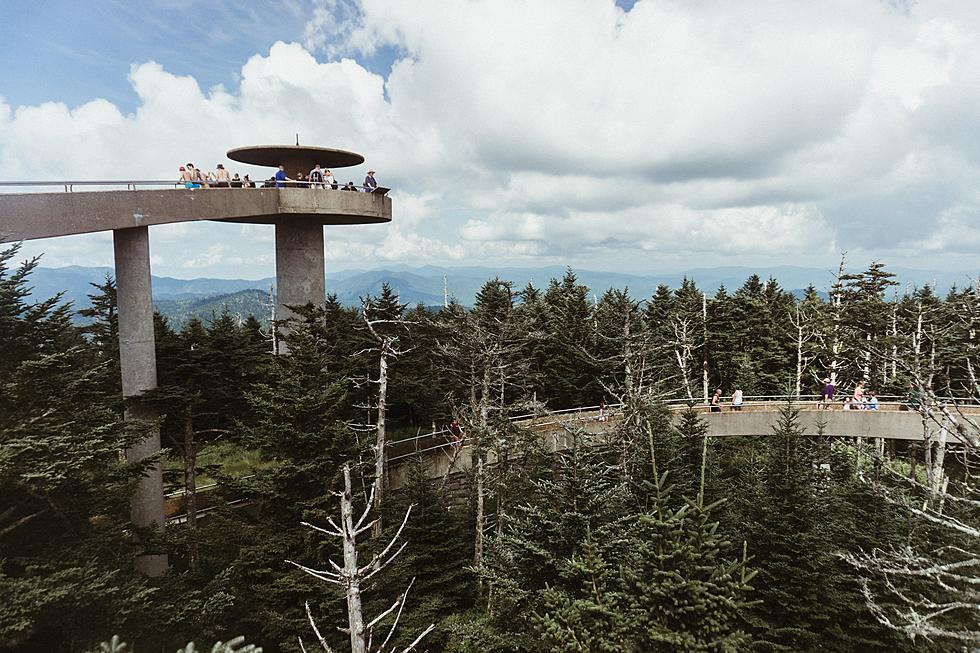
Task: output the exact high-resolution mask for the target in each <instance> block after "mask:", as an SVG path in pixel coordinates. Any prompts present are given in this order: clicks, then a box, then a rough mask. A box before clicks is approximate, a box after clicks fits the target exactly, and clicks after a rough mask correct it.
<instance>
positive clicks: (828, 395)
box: [820, 378, 837, 409]
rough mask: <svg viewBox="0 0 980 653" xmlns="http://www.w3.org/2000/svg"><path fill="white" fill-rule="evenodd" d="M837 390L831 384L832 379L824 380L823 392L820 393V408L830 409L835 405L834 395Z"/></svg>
mask: <svg viewBox="0 0 980 653" xmlns="http://www.w3.org/2000/svg"><path fill="white" fill-rule="evenodd" d="M836 391H837V388H835V387H834V384H833V383H831V382H830V379H829V378H827V379H824V380H823V390H821V391H820V408H821V409H824V408H830V407H831V406H832V405H833V403H834V393H835V392H836Z"/></svg>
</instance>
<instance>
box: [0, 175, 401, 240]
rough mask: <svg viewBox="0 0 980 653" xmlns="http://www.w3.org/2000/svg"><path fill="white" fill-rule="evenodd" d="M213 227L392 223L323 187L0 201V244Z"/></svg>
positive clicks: (382, 208) (363, 201)
mask: <svg viewBox="0 0 980 653" xmlns="http://www.w3.org/2000/svg"><path fill="white" fill-rule="evenodd" d="M199 220H216V221H220V222H246V223H259V224H272V223H276V222H283V221H284V220H289V221H293V220H297V221H306V222H314V223H318V224H320V225H331V224H371V223H380V222H390V221H391V198H389V197H386V196H382V195H379V194H374V193H351V192H346V191H340V190H333V189H324V188H200V189H196V190H185V189H183V188H180V189H168V190H113V191H92V192H77V193H19V194H9V195H0V242H15V241H20V240H32V239H35V238H52V237H55V236H69V235H72V234H83V233H91V232H95V231H109V230H116V229H127V228H130V227H146V226H151V225H157V224H169V223H172V222H194V221H199Z"/></svg>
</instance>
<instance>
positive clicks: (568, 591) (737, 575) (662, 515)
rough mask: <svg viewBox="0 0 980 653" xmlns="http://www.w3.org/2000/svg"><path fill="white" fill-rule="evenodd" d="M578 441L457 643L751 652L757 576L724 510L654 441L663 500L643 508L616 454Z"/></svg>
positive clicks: (494, 647)
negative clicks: (682, 480) (699, 492)
mask: <svg viewBox="0 0 980 653" xmlns="http://www.w3.org/2000/svg"><path fill="white" fill-rule="evenodd" d="M660 415H661V417H662V416H663V415H664V414H663V413H660ZM667 419H669V416H668V417H667ZM658 426H660V427H661V428H663V427H664V426H665V425H663V424H658ZM572 437H573V438H574V442H573V446H572V448H571V449H570V450H568V451H564V452H559V453H557V454H555V455H556V458H557V460H556V464H555V468H554V469H553V470H550V471H549V472H547V473H545V474H544V475H542V476H541V477H539V478H538V479H537V480H536V481H535V483H534V487H533V491H532V492H531V493H529V494H528V495H527V498H526V502H525V503H522V504H520V505H518V506H516V507H515V508H514V510H513V512H512V513H511V514H510V515H509V518H508V520H507V521H506V523H505V525H504V529H503V533H502V535H501V536H500V537H498V538H497V539H496V540H495V542H494V543H493V545H492V546H491V549H490V552H489V555H488V558H487V562H486V568H485V570H484V577H485V580H486V582H487V584H488V586H489V593H490V600H489V603H488V605H487V609H486V613H485V614H483V615H481V617H480V618H479V619H477V620H475V621H474V622H473V623H472V624H471V625H470V626H469V627H466V626H463V625H458V626H456V631H457V632H458V633H459V637H458V638H456V640H455V642H454V644H455V646H457V647H458V648H456V649H451V650H460V651H475V650H489V651H541V650H544V651H678V650H683V651H738V650H742V648H743V647H744V645H745V644H746V642H747V641H748V637H747V635H746V634H745V633H744V632H742V631H741V630H740V617H739V611H740V610H741V609H743V608H745V607H746V606H747V603H746V601H745V595H746V592H747V591H748V590H749V589H750V588H749V585H748V583H749V581H750V580H751V577H752V574H751V573H750V572H748V571H747V570H746V568H745V564H744V562H743V561H742V560H740V559H738V557H737V556H735V555H733V551H732V546H731V543H730V542H729V541H728V540H726V539H725V538H724V537H722V536H721V535H720V534H719V531H718V524H717V522H716V521H714V520H713V519H712V518H711V514H712V511H713V510H714V509H716V507H717V505H705V504H704V503H703V501H702V500H701V499H700V497H698V499H696V500H694V499H691V498H687V499H685V498H681V497H679V496H677V495H676V494H675V493H674V491H673V489H672V488H671V486H670V484H669V483H668V480H667V479H668V477H669V476H670V474H669V473H667V470H665V469H659V467H658V463H657V462H656V460H657V457H656V453H655V451H658V449H656V448H648V449H646V451H647V456H648V459H649V460H650V461H651V471H652V474H653V476H652V478H650V479H646V480H645V483H642V484H641V485H645V486H646V488H645V494H646V495H647V496H649V497H652V501H651V503H650V504H649V506H648V507H647V508H645V509H639V510H638V509H637V506H638V505H640V504H641V503H643V500H642V499H641V498H640V497H639V496H637V495H636V494H635V492H636V491H635V490H634V489H631V488H630V487H629V486H627V485H624V484H623V483H621V482H620V477H619V473H618V472H617V465H615V464H611V463H612V462H613V461H612V460H611V458H610V457H611V456H613V454H612V452H611V451H606V450H604V449H603V448H601V447H595V446H585V442H584V441H583V440H582V436H581V434H573V436H572ZM642 440H643V439H642V438H637V439H636V440H635V441H636V442H639V441H642ZM647 441H648V442H650V443H652V442H654V438H653V434H652V433H651V434H650V437H649V438H648V439H647ZM703 442H704V440H703V438H701V439H699V444H701V443H703ZM662 453H663V454H664V457H665V458H668V459H679V456H677V455H672V454H673V453H674V452H667V451H663V452H662ZM658 469H659V471H658Z"/></svg>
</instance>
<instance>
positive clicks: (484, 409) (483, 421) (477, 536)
mask: <svg viewBox="0 0 980 653" xmlns="http://www.w3.org/2000/svg"><path fill="white" fill-rule="evenodd" d="M480 391H481V396H480V417H479V419H480V421H479V441H478V442H477V446H476V447H475V449H476V456H477V459H476V479H475V480H476V532H475V533H474V540H473V566H474V567H475V568H476V570H477V573H479V572H480V570H482V569H483V542H484V532H483V531H484V528H486V524H485V522H486V510H485V507H484V500H485V495H486V463H485V461H486V445H487V427H488V424H489V421H490V420H489V417H490V406H489V402H490V368H489V367H485V368H484V370H483V382H482V383H481V387H480ZM482 593H483V581H482V580H481V579H480V577H479V576H477V594H478V595H482Z"/></svg>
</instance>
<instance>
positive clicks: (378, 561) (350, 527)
mask: <svg viewBox="0 0 980 653" xmlns="http://www.w3.org/2000/svg"><path fill="white" fill-rule="evenodd" d="M335 495H336V496H338V497H340V524H337V522H335V521H334V520H333V519H332V518H329V517H328V518H327V523H328V524H329V525H330V527H329V528H321V527H319V526H314V525H313V524H309V523H307V522H303V525H304V526H306V527H308V528H312V529H313V530H315V531H317V532H318V533H323V534H324V535H329V536H330V537H336V538H339V539H340V540H341V543H342V545H343V551H344V562H343V566H341V565H339V564H337V563H336V562H334V561H333V560H328V562H329V563H330V568H329V569H313V568H312V567H307V566H306V565H301V564H299V563H298V562H293V561H292V560H287V561H286V562H288V563H289V564H291V565H293V566H295V567H297V568H299V569H301V570H303V571H304V572H306V573H308V574H309V575H311V576H313V577H314V578H317V579H319V580H322V581H326V582H328V583H332V584H334V585H338V586H340V587H342V588H343V589H344V594H345V596H346V599H347V628H340V630H341V631H342V632H345V633H347V634H348V635H350V650H351V653H384V652H385V651H391V652H392V653H393V652H394V651H395V650H396V648H397V647H394V646H392V648H390V649H388V648H387V646H388V644H389V643H390V642H391V638H392V637H393V636H394V634H395V629H396V628H397V626H398V620H399V619H400V618H401V615H402V611H403V610H404V609H405V603H406V601H407V600H408V591H409V590H410V589H411V587H412V584H411V583H409V586H408V587H407V588H406V589H405V592H404V593H403V594H402V595H401V596H399V597H398V598H397V599H396V600H395V602H394V603H393V604H392V605H391V607H389V608H388V609H387V610H384V611H383V612H382V613H381V614H379V615H377V616H376V617H374V618H373V619H371V620H370V621H367V622H365V619H364V613H363V611H362V609H361V592H362V591H363V590H362V587H363V585H364V583H365V582H366V581H367V580H369V579H370V578H372V577H373V576H374V575H375V574H377V573H378V572H380V571H382V570H383V569H384V568H385V567H387V566H388V565H389V564H391V562H392V561H393V560H394V559H395V558H397V557H398V555H399V554H400V553H401V552H402V551H403V550H404V549H405V546H406V544H408V543H407V542H403V543H402V544H401V546H399V547H398V548H397V549H396V550H394V552H392V550H393V549H395V545H396V544H397V542H398V539H399V537H400V536H401V534H402V530H403V529H404V528H405V524H407V523H408V518H409V516H410V515H411V514H412V507H413V506H409V507H408V510H406V511H405V518H404V519H402V523H401V526H399V527H398V531H397V532H396V533H395V535H394V536H393V537H392V538H391V540H390V541H389V542H388V544H387V545H385V546H384V547H383V548H382V549H381V550H380V551H379V552H378V553H376V554H374V555H373V556H372V557H371V559H370V560H368V562H367V564H364V565H360V564H358V561H357V536H358V535H361V534H363V533H365V532H367V531H369V530H371V529H372V528H373V527H374V525H375V523H377V521H378V518H375V519H373V520H371V521H367V519H368V515H369V514H370V513H371V506H372V503H373V497H371V498H369V499H368V501H367V505H366V506H365V507H364V512H363V513H361V516H360V517H359V518H358V519H357V521H355V520H354V498H353V497H354V495H353V491H352V489H351V480H350V466H348V465H344V491H343V492H336V493H335ZM391 615H394V619H393V620H392V623H391V627H390V628H389V629H388V634H387V635H386V636H385V638H384V640H382V641H381V643H380V644H377V645H375V643H374V630H375V627H377V626H378V625H379V624H381V623H382V622H383V621H384V620H385V619H387V618H388V617H389V616H391ZM306 616H307V619H309V622H310V626H311V627H312V628H313V632H314V634H315V635H316V638H317V640H318V641H319V642H320V646H322V647H323V650H324V651H326V653H333V649H332V648H330V646H329V645H328V644H327V641H326V639H325V638H324V637H323V635H322V634H321V633H320V629H319V628H318V627H317V624H316V620H315V619H314V618H313V613H312V611H311V610H310V604H309V602H308V601H307V602H306ZM433 628H435V624H430V625H429V627H428V628H426V629H425V630H423V631H422V633H421V634H419V635H418V637H416V638H415V639H414V640H413V641H412V643H411V644H409V645H408V646H406V647H405V648H403V649H401V653H408V652H409V651H412V650H414V649H415V647H416V646H418V644H419V642H421V641H422V638H424V637H425V636H426V635H428V634H429V633H430V632H431V631H432V629H433ZM299 645H300V648H301V649H302V650H303V651H304V653H305V651H306V647H305V645H304V643H303V638H302V637H300V638H299Z"/></svg>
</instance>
